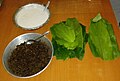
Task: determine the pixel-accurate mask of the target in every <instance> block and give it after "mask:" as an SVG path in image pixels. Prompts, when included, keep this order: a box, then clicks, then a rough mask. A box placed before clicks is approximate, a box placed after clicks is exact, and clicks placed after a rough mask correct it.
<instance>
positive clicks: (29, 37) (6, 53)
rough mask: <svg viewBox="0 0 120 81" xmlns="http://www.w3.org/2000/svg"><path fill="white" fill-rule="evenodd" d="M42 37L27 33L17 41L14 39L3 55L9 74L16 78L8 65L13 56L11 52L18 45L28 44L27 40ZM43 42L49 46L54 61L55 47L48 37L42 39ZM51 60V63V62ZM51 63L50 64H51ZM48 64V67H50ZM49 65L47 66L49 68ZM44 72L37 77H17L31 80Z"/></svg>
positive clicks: (17, 38)
mask: <svg viewBox="0 0 120 81" xmlns="http://www.w3.org/2000/svg"><path fill="white" fill-rule="evenodd" d="M39 36H41V35H40V34H37V33H27V34H23V35H20V36H18V37H16V38H15V39H13V40H12V41H11V42H10V43H9V44H8V45H7V47H6V48H5V50H4V54H3V65H4V67H5V69H6V70H7V72H8V73H10V74H12V75H13V76H16V75H14V74H13V73H12V71H11V70H10V69H9V67H8V63H7V60H8V58H9V57H10V55H11V52H12V51H13V50H14V49H15V48H16V46H17V45H20V44H21V43H24V42H26V41H27V40H29V39H36V38H37V37H39ZM41 41H44V42H45V43H46V44H47V45H48V46H49V48H50V49H49V52H50V53H51V59H52V56H53V46H52V44H51V42H50V40H49V39H47V38H46V37H42V38H41ZM51 59H50V61H51ZM50 61H49V63H50ZM49 63H48V65H49ZM48 65H47V66H48ZM47 66H46V67H45V68H44V69H43V70H45V69H46V68H47ZM43 70H41V71H40V72H38V73H37V74H35V75H31V76H27V77H19V76H16V77H19V78H29V77H33V76H36V75H38V74H40V73H41V72H42V71H43Z"/></svg>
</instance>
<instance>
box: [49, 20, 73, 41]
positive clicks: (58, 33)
mask: <svg viewBox="0 0 120 81" xmlns="http://www.w3.org/2000/svg"><path fill="white" fill-rule="evenodd" d="M51 32H52V34H53V37H54V38H55V37H58V38H60V39H63V40H65V41H67V42H74V40H75V33H74V30H73V29H72V28H69V27H68V26H66V25H65V24H64V23H63V22H61V23H59V24H55V25H54V26H53V27H51Z"/></svg>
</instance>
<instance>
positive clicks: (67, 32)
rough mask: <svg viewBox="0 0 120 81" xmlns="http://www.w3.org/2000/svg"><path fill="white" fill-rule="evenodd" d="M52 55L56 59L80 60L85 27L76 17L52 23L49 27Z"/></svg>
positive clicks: (82, 51)
mask: <svg viewBox="0 0 120 81" xmlns="http://www.w3.org/2000/svg"><path fill="white" fill-rule="evenodd" d="M50 30H51V33H52V43H53V47H54V56H56V58H57V59H62V60H65V59H67V58H75V57H76V58H78V59H79V60H82V58H83V56H84V52H85V44H86V42H87V34H86V28H85V26H83V25H82V24H80V23H79V22H78V20H77V19H76V18H68V19H67V20H66V21H63V22H60V23H57V24H54V25H53V26H52V27H51V28H50Z"/></svg>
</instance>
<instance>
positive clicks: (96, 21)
mask: <svg viewBox="0 0 120 81" xmlns="http://www.w3.org/2000/svg"><path fill="white" fill-rule="evenodd" d="M88 43H89V46H90V49H91V51H92V53H93V55H94V56H95V57H100V58H102V59H103V60H113V59H115V58H117V57H120V51H119V48H118V44H117V41H116V37H115V35H114V31H113V28H112V24H110V23H109V22H108V21H107V20H106V19H104V18H102V17H101V15H100V14H98V15H97V16H96V17H95V18H93V19H91V23H90V28H89V38H88Z"/></svg>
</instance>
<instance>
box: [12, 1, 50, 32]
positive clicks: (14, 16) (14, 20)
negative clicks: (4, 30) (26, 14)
mask: <svg viewBox="0 0 120 81" xmlns="http://www.w3.org/2000/svg"><path fill="white" fill-rule="evenodd" d="M29 5H33V6H35V5H37V6H39V5H41V6H45V5H44V4H40V3H28V4H25V5H23V6H21V7H19V8H18V9H17V10H16V11H15V13H14V14H13V23H14V24H15V25H16V27H18V28H22V29H24V30H35V29H38V28H41V27H42V26H44V25H45V24H46V23H48V21H49V20H50V16H51V13H50V9H49V7H48V8H47V10H48V14H49V15H48V19H47V20H46V21H45V22H44V23H43V24H42V25H39V26H35V27H33V28H25V27H22V26H20V25H18V24H17V22H16V15H17V14H18V13H19V11H21V10H22V9H24V8H26V7H27V6H29Z"/></svg>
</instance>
